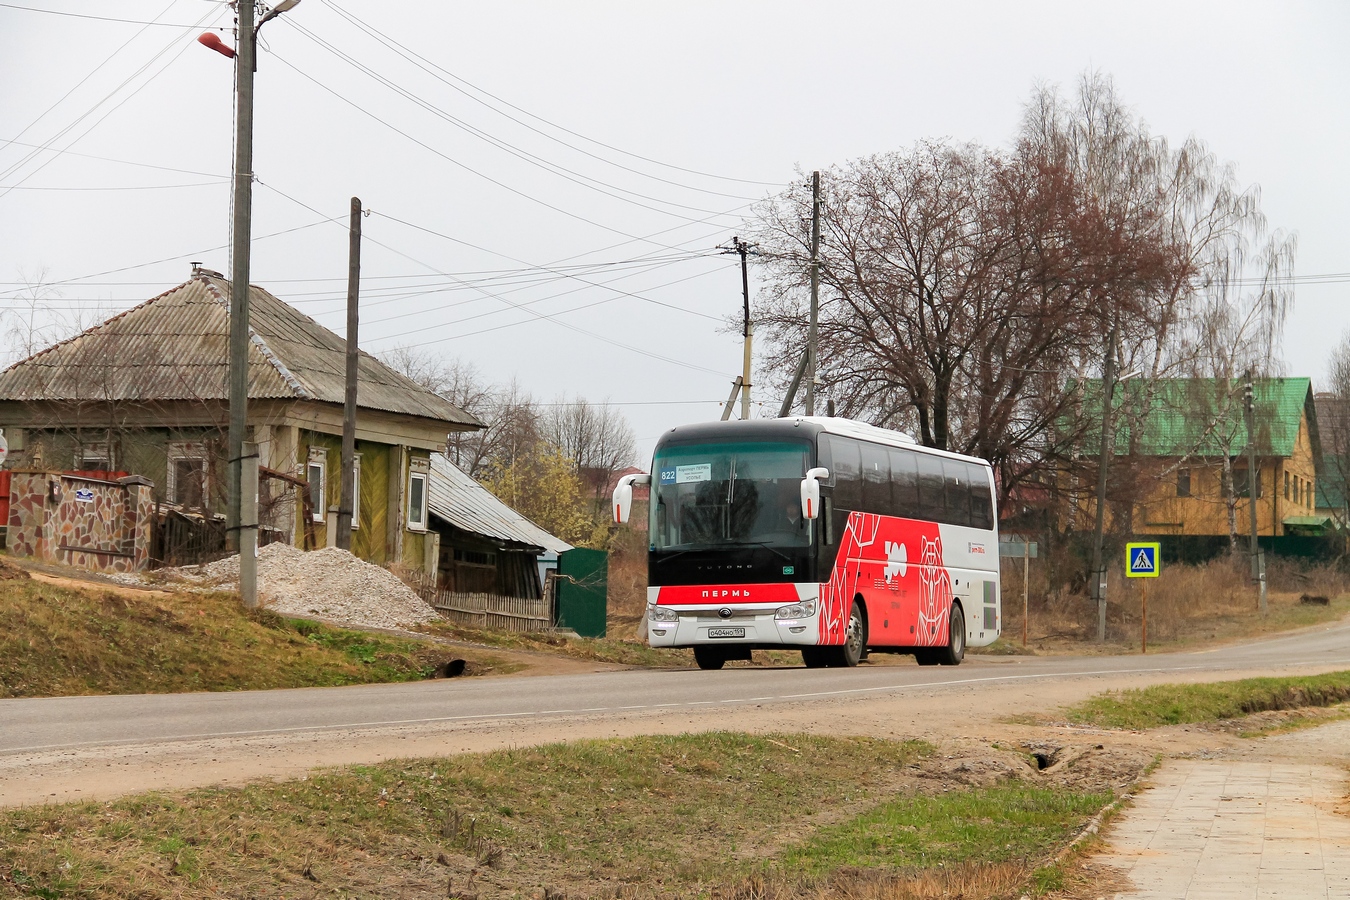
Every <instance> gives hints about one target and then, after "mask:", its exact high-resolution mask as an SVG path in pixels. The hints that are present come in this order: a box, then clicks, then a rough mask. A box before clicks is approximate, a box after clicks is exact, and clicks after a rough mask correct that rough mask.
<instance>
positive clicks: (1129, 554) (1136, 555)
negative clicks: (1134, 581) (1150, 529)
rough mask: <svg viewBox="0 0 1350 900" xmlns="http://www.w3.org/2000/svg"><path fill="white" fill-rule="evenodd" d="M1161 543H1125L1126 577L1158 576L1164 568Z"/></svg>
mask: <svg viewBox="0 0 1350 900" xmlns="http://www.w3.org/2000/svg"><path fill="white" fill-rule="evenodd" d="M1160 552H1161V545H1160V544H1156V543H1152V544H1148V543H1138V544H1126V545H1125V577H1126V578H1157V577H1158V570H1159V569H1161V568H1162V562H1161V559H1160V558H1159V557H1160Z"/></svg>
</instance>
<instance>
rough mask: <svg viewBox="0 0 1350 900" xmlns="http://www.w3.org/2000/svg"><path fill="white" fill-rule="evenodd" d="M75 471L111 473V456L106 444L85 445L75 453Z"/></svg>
mask: <svg viewBox="0 0 1350 900" xmlns="http://www.w3.org/2000/svg"><path fill="white" fill-rule="evenodd" d="M75 471H77V472H111V471H112V454H111V453H109V452H108V445H107V444H85V445H84V446H83V447H81V448H80V449H79V450H78V451H77V452H76V453H75Z"/></svg>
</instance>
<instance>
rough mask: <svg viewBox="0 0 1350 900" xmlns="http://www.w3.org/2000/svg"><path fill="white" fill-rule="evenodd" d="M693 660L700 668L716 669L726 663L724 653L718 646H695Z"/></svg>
mask: <svg viewBox="0 0 1350 900" xmlns="http://www.w3.org/2000/svg"><path fill="white" fill-rule="evenodd" d="M694 662H696V663H698V667H699V668H700V669H705V670H709V671H712V670H716V669H720V668H722V667H723V666H725V665H726V664H727V657H726V654H725V653H723V652H722V648H720V647H701V646H700V647H695V648H694Z"/></svg>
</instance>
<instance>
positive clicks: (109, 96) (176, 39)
mask: <svg viewBox="0 0 1350 900" xmlns="http://www.w3.org/2000/svg"><path fill="white" fill-rule="evenodd" d="M218 12H219V11H218V10H209V11H207V12H206V13H205V14H204V15H203V16H202V17H201V19H199V20H198V25H200V24H201V23H202V22H205V21H206V20H207V19H208V18H210V17H211V16H212V15H216V14H218ZM192 27H194V28H195V27H197V25H194V26H192ZM138 34H139V32H138ZM179 42H180V39H179V37H178V36H175V37H174V38H173V39H172V40H170V41H169V43H167V44H165V45H164V47H162V48H161V49H160V50H159V52H158V53H156V54H155V55H154V56H152V57H151V58H150V59H149V60H147V61H146V62H145V64H144V65H142V66H141V67H140V68H139V69H137V70H136V71H135V72H133V73H132V74H131V75H129V76H127V78H126V79H124V80H123V81H122V83H121V84H119V85H118V86H117V87H115V88H113V90H112V91H111V92H110V93H108V94H107V95H106V96H105V97H104V98H103V99H102V100H99V101H98V102H97V103H95V104H94V105H93V106H91V107H90V108H89V109H88V110H86V111H85V112H84V113H82V114H81V115H80V116H79V117H78V118H76V119H75V120H74V121H73V122H71V123H70V124H69V125H67V126H66V127H65V128H63V129H61V130H60V131H58V132H57V133H56V134H54V135H52V137H51V138H49V139H48V140H47V141H46V142H44V144H43V149H47V148H48V147H49V146H50V145H51V144H54V143H55V142H56V141H57V140H59V139H60V138H61V137H62V136H64V135H65V134H67V133H69V132H70V131H72V130H73V129H74V128H75V127H76V126H77V125H79V124H80V123H81V122H82V121H84V120H85V119H86V118H88V117H89V116H90V115H92V114H93V113H94V112H96V111H97V110H98V108H99V107H100V106H102V105H103V104H104V103H106V102H107V101H108V100H110V99H112V98H113V97H114V96H116V94H117V93H118V91H120V90H122V88H124V87H126V86H127V85H128V84H130V83H131V82H132V81H133V80H135V79H136V78H138V77H139V76H140V75H141V74H143V73H144V72H145V71H146V70H147V69H149V68H150V67H151V66H153V65H154V64H155V63H156V62H158V61H159V59H160V58H161V57H162V56H164V54H166V53H168V52H169V51H170V50H172V49H173V48H174V46H176V45H177V44H179ZM124 46H125V45H124ZM190 46H191V44H188V43H183V44H182V46H181V47H180V48H179V50H178V52H177V53H175V54H174V55H173V56H172V57H171V58H170V59H169V61H168V62H167V63H166V64H165V65H164V66H162V67H161V68H160V69H159V70H158V71H156V72H154V73H153V74H152V75H151V76H150V77H149V78H147V79H146V80H145V81H143V82H141V84H140V85H138V86H137V87H136V88H135V90H133V91H132V92H131V93H130V94H128V95H127V96H126V97H124V98H122V100H121V101H120V102H119V103H118V104H117V105H116V106H114V107H113V108H112V109H110V110H108V111H107V112H106V113H104V115H103V116H102V117H101V118H100V119H98V121H96V122H94V123H93V124H92V125H90V126H89V127H88V128H86V129H85V130H84V132H83V133H81V134H80V135H79V136H78V137H76V138H74V139H73V140H71V142H70V143H69V144H67V145H66V147H65V148H64V149H69V148H70V147H72V146H74V145H75V144H76V143H77V142H79V141H80V140H81V139H83V138H84V137H85V136H87V135H88V134H89V133H90V132H91V131H93V130H94V129H95V128H97V127H98V126H99V125H100V124H102V123H103V122H104V121H106V120H107V118H108V116H110V115H112V114H113V113H115V112H116V111H117V110H119V109H121V108H122V107H123V106H124V105H125V104H126V103H127V101H129V100H131V98H132V97H135V96H136V95H137V94H139V93H140V92H141V91H142V90H144V89H145V87H146V85H148V84H150V83H151V82H153V81H154V80H155V79H156V78H157V77H159V76H160V75H162V74H163V73H164V72H165V70H167V69H168V67H169V65H171V64H172V63H173V61H174V60H176V59H177V58H178V57H179V56H182V55H183V53H184V52H185V51H186V50H187V48H188V47H190ZM119 50H120V48H119ZM114 55H116V54H114ZM111 58H112V57H109V59H111ZM96 71H97V70H96ZM91 74H92V73H91ZM72 90H73V89H72ZM68 95H69V94H67V96H68ZM63 99H64V98H63ZM57 102H58V103H59V102H60V101H57ZM53 108H54V107H53ZM44 115H45V113H44ZM39 118H40V117H39ZM25 130H26V129H25ZM20 135H22V132H20ZM37 153H38V151H37V150H34V151H32V152H30V153H28V154H27V155H26V156H25V157H24V158H23V159H21V160H19V161H18V162H17V163H15V164H14V165H12V166H10V167H9V168H7V169H5V170H4V171H3V172H0V178H3V177H6V176H8V175H10V174H13V173H14V172H16V171H17V170H18V169H20V168H22V167H23V166H24V165H25V164H27V163H28V162H29V161H30V160H32V159H33V158H35V157H36V155H37ZM54 159H56V157H55V156H53V157H51V158H50V159H47V160H46V161H44V162H43V163H42V164H41V165H39V166H38V167H37V168H35V169H33V170H32V171H31V172H29V173H28V174H27V175H25V176H24V177H23V178H22V179H21V180H20V182H19V183H20V184H22V183H23V182H25V181H27V180H28V179H29V178H32V177H33V176H34V175H36V174H37V173H38V172H40V171H42V170H43V169H44V168H46V167H47V166H48V165H50V164H51V162H52V161H53V160H54ZM13 189H14V188H13V187H11V188H10V189H9V190H6V191H3V192H0V197H5V196H7V195H8V194H9V192H10V191H11V190H13Z"/></svg>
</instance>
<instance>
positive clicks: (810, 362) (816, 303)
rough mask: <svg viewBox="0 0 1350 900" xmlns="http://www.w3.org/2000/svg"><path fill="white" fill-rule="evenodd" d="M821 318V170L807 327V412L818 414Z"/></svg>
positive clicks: (815, 178) (814, 198)
mask: <svg viewBox="0 0 1350 900" xmlns="http://www.w3.org/2000/svg"><path fill="white" fill-rule="evenodd" d="M819 319H820V172H812V173H811V319H810V323H809V324H808V325H807V328H806V356H807V361H806V368H807V373H806V374H807V376H808V378H807V382H806V414H807V415H808V416H814V415H815V414H816V378H817V373H818V366H819V363H820V360H819V359H818V358H817V347H816V328H817V325H818V324H819Z"/></svg>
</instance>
